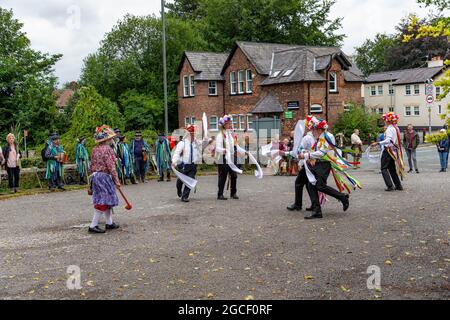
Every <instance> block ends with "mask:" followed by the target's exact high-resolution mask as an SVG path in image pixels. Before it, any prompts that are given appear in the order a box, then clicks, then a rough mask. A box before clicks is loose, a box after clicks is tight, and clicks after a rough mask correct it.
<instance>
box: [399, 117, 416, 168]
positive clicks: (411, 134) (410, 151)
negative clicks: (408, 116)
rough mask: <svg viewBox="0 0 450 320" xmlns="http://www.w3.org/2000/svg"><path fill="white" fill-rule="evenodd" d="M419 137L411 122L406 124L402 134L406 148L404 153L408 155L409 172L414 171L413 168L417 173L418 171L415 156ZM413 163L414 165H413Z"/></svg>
mask: <svg viewBox="0 0 450 320" xmlns="http://www.w3.org/2000/svg"><path fill="white" fill-rule="evenodd" d="M419 143H420V138H419V134H418V133H417V131H415V130H414V127H413V126H412V124H408V129H407V130H406V132H405V135H404V136H403V145H404V146H405V149H406V154H407V155H408V163H409V171H408V173H411V172H413V171H414V168H415V170H416V172H417V173H419V168H418V167H417V158H416V150H417V147H418V146H419ZM413 164H414V167H413Z"/></svg>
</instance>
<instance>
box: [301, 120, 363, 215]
mask: <svg viewBox="0 0 450 320" xmlns="http://www.w3.org/2000/svg"><path fill="white" fill-rule="evenodd" d="M327 129H328V123H327V122H326V121H325V120H321V121H319V122H318V123H317V122H316V123H315V124H314V126H313V130H312V132H313V135H314V138H315V139H316V140H317V142H316V143H315V145H314V147H313V151H312V152H311V154H304V153H302V154H300V159H305V158H309V159H310V160H308V161H307V162H308V165H309V166H310V168H311V171H312V173H313V174H314V176H315V178H316V180H317V181H316V183H315V186H314V188H313V189H312V191H313V192H312V193H311V196H312V199H311V200H312V202H313V206H312V208H313V211H312V214H311V215H310V216H307V217H305V219H307V220H309V219H321V218H322V217H323V216H322V209H321V205H320V200H319V192H321V193H323V194H326V195H329V196H331V197H333V198H335V199H337V200H339V201H340V202H342V205H343V209H344V212H345V211H347V210H348V208H349V206H350V201H349V195H348V194H345V193H342V192H339V191H337V190H336V189H334V188H332V187H330V186H328V185H327V180H328V176H329V175H330V173H331V172H332V168H334V169H338V170H341V172H342V173H343V174H345V175H346V176H347V178H348V179H349V180H350V182H351V183H352V185H353V186H354V188H356V186H358V187H360V185H359V183H358V182H357V181H356V180H354V179H353V178H352V177H350V176H349V175H348V174H346V173H345V171H343V170H342V168H341V167H340V163H339V162H338V160H337V159H336V158H335V157H334V156H335V155H334V154H335V153H336V156H339V157H340V160H339V161H341V162H344V163H346V162H345V160H344V159H343V158H342V156H341V155H340V154H339V152H338V151H337V149H336V147H335V145H334V142H333V141H334V137H332V136H330V135H329V134H328V133H327V132H326V131H327ZM333 151H336V152H333ZM333 176H334V178H335V181H336V184H337V185H338V186H339V189H341V191H343V189H344V187H345V188H346V189H347V191H349V192H350V190H349V188H348V187H347V185H346V184H345V183H344V181H343V180H342V178H340V176H338V175H337V174H335V172H334V171H333ZM342 184H343V185H344V186H342Z"/></svg>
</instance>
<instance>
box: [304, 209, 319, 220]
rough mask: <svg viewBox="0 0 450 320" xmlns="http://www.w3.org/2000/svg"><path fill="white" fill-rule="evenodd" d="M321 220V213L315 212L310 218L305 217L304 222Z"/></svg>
mask: <svg viewBox="0 0 450 320" xmlns="http://www.w3.org/2000/svg"><path fill="white" fill-rule="evenodd" d="M322 218H323V216H322V212H320V211H319V212H315V213H314V214H312V215H310V216H307V217H305V220H313V219H322Z"/></svg>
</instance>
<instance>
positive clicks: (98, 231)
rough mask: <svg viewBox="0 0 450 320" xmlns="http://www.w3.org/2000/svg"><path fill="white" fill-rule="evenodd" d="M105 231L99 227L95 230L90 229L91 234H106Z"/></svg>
mask: <svg viewBox="0 0 450 320" xmlns="http://www.w3.org/2000/svg"><path fill="white" fill-rule="evenodd" d="M105 232H106V231H105V230H102V229H100V228H99V227H98V226H97V227H95V228H91V227H89V233H105Z"/></svg>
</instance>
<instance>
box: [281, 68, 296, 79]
mask: <svg viewBox="0 0 450 320" xmlns="http://www.w3.org/2000/svg"><path fill="white" fill-rule="evenodd" d="M293 72H294V69H288V70H286V72H285V73H284V74H283V77H289V76H290V75H291V74H292V73H293Z"/></svg>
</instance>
